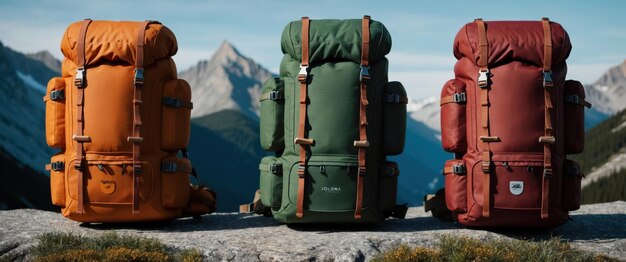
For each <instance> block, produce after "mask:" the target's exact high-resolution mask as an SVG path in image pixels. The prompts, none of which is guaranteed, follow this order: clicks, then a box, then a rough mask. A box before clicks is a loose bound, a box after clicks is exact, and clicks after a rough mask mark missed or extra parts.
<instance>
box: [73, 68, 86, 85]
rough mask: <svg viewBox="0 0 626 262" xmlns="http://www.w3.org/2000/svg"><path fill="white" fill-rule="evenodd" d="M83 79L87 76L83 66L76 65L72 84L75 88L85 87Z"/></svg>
mask: <svg viewBox="0 0 626 262" xmlns="http://www.w3.org/2000/svg"><path fill="white" fill-rule="evenodd" d="M85 79H87V76H86V74H85V67H83V66H81V67H78V68H77V69H76V76H75V77H74V85H75V86H76V87H77V88H83V87H85Z"/></svg>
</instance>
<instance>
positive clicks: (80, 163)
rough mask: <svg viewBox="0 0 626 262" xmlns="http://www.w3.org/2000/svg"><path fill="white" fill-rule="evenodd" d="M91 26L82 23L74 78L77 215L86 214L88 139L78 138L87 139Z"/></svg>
mask: <svg viewBox="0 0 626 262" xmlns="http://www.w3.org/2000/svg"><path fill="white" fill-rule="evenodd" d="M89 24H91V19H85V20H83V22H82V23H81V26H80V32H79V33H78V43H77V46H76V52H77V62H78V68H77V70H76V75H75V78H74V85H75V86H76V114H77V115H76V125H75V130H74V136H73V139H74V141H76V159H75V160H74V168H76V171H77V172H78V174H77V175H78V207H77V208H76V213H78V214H84V213H85V192H84V187H85V185H84V183H85V181H84V179H85V177H84V171H85V170H84V168H85V163H84V161H85V147H84V144H83V143H85V142H86V141H89V140H88V139H86V140H84V139H76V138H77V137H85V136H84V134H83V128H84V126H83V123H84V120H85V119H84V113H85V112H84V100H85V87H86V83H87V82H86V80H87V79H86V73H85V64H86V61H85V38H86V37H87V28H88V27H89Z"/></svg>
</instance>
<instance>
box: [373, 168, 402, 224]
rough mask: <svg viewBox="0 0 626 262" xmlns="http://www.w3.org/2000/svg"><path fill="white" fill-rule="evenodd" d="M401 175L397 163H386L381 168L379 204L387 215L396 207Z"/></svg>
mask: <svg viewBox="0 0 626 262" xmlns="http://www.w3.org/2000/svg"><path fill="white" fill-rule="evenodd" d="M399 175H400V169H398V163H396V162H391V161H385V162H384V163H383V164H382V165H381V167H380V174H379V178H378V179H379V181H378V184H379V190H378V204H379V205H380V210H381V211H382V212H383V213H385V214H390V213H391V212H393V210H394V208H395V207H396V197H397V194H398V176H399Z"/></svg>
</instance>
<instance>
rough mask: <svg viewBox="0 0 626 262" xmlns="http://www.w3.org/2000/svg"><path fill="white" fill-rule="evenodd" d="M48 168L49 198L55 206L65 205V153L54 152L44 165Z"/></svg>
mask: <svg viewBox="0 0 626 262" xmlns="http://www.w3.org/2000/svg"><path fill="white" fill-rule="evenodd" d="M46 169H47V170H50V198H51V199H52V204H53V205H55V206H60V207H65V155H64V154H63V153H59V154H56V155H54V156H52V159H50V164H49V165H46Z"/></svg>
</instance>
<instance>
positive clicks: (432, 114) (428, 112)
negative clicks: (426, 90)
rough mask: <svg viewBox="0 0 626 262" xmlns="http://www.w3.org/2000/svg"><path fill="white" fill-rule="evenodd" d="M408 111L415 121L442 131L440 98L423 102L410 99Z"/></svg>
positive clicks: (422, 100)
mask: <svg viewBox="0 0 626 262" xmlns="http://www.w3.org/2000/svg"><path fill="white" fill-rule="evenodd" d="M406 110H407V113H408V114H409V116H410V117H411V118H412V119H414V120H415V121H418V122H422V123H423V124H425V125H426V126H427V127H429V128H431V129H433V130H436V131H441V122H440V121H439V98H438V97H434V96H433V97H428V98H425V99H421V100H415V99H409V104H408V105H407V107H406Z"/></svg>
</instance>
